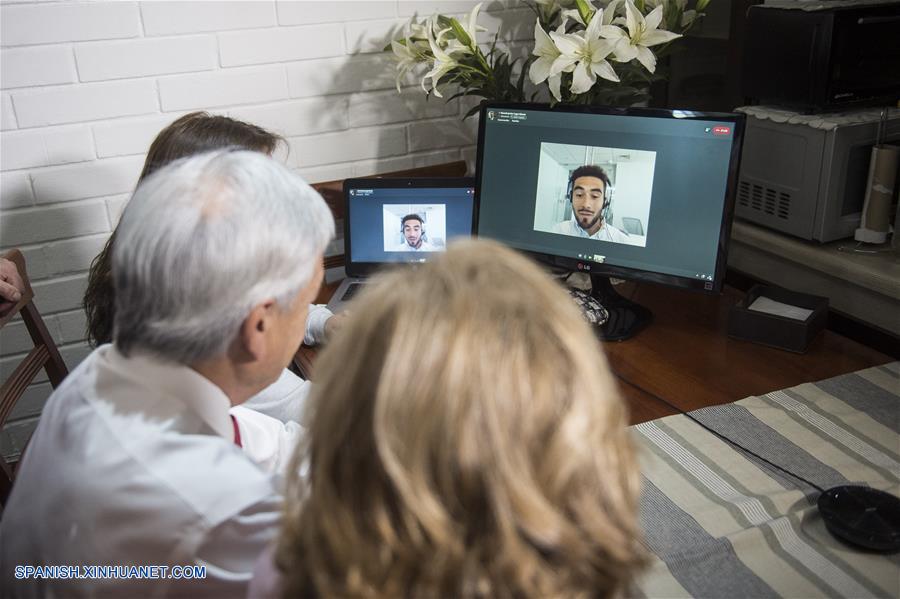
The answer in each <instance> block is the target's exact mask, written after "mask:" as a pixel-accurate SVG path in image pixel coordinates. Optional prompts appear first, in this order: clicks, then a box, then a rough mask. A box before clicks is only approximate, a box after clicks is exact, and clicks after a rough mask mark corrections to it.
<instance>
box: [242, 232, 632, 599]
mask: <svg viewBox="0 0 900 599" xmlns="http://www.w3.org/2000/svg"><path fill="white" fill-rule="evenodd" d="M316 368H317V370H316V383H317V384H316V386H315V387H314V389H313V392H312V395H311V396H310V400H309V401H310V404H309V409H310V413H309V414H308V416H309V420H308V424H309V437H308V440H307V442H306V444H305V445H302V446H301V447H300V448H298V453H297V456H296V460H297V462H296V464H295V465H298V466H299V465H300V464H304V466H303V468H302V469H304V470H306V469H307V468H308V470H307V472H306V475H305V477H304V478H303V479H301V477H300V476H295V477H294V478H293V480H291V481H290V482H289V491H288V494H287V496H286V514H285V520H284V524H283V529H282V535H281V538H280V541H279V545H278V548H277V551H276V556H275V561H276V565H277V568H278V570H279V571H280V572H279V573H280V575H281V580H280V582H277V581H273V580H271V579H270V580H269V581H268V583H267V582H266V580H265V578H266V576H265V573H263V576H262V580H256V581H255V583H256V584H255V585H253V586H251V595H253V594H254V593H261V594H266V592H272V591H273V590H274V589H278V591H277V592H279V593H281V594H282V595H283V596H285V597H299V596H304V597H307V596H318V597H334V596H367V597H401V596H422V597H438V596H440V597H450V596H461V595H463V596H470V595H471V596H485V597H495V596H497V597H503V596H517V597H526V596H532V597H552V596H574V595H590V596H611V595H615V594H616V593H618V592H620V591H622V590H623V588H624V586H625V585H626V584H627V582H628V581H629V580H630V578H631V576H632V575H633V573H634V572H635V569H636V567H637V566H638V564H639V563H640V561H641V550H640V545H639V541H638V538H639V532H638V523H637V495H638V469H637V465H636V463H635V458H634V453H633V449H632V445H631V442H630V440H629V434H628V432H627V430H626V423H627V418H626V410H625V406H624V405H623V403H622V400H621V398H620V397H619V394H618V392H617V390H616V385H615V384H614V382H613V380H612V377H611V374H610V371H609V367H608V366H607V363H606V359H605V358H604V356H603V354H602V353H601V351H600V347H599V344H598V343H597V341H596V340H595V339H594V336H593V334H592V333H591V331H590V329H589V328H588V325H587V324H586V323H585V322H583V321H582V317H581V315H580V314H579V312H578V311H577V310H576V308H575V306H574V305H573V303H572V302H571V300H570V299H569V297H568V296H567V295H566V294H565V292H564V291H563V290H562V289H560V288H559V287H558V286H557V284H555V283H554V282H553V281H552V280H551V279H550V278H549V277H547V276H546V275H545V274H544V273H542V272H541V271H540V269H538V268H537V267H536V266H535V265H534V264H532V263H531V262H530V261H528V260H527V259H526V258H524V257H522V256H520V255H518V254H516V253H514V252H513V251H511V250H508V249H506V248H504V247H502V246H500V245H498V244H495V243H492V242H487V241H472V242H465V243H460V244H458V245H456V246H453V247H451V249H450V250H449V251H448V252H447V253H446V254H444V255H442V256H441V257H439V258H438V259H437V260H435V261H434V262H431V263H428V264H426V265H423V266H422V267H420V268H419V269H417V270H414V271H413V270H398V271H395V272H392V273H389V274H387V275H385V276H384V277H383V278H381V279H380V281H379V282H378V283H377V284H375V285H372V286H371V287H370V289H369V290H368V291H367V294H366V295H365V297H364V298H361V299H360V304H359V305H358V306H357V309H356V310H355V314H354V315H353V316H351V317H350V319H349V320H348V321H347V323H346V325H345V330H344V331H342V333H341V334H339V335H338V337H337V338H336V339H335V340H334V342H333V343H332V345H331V346H329V347H328V348H327V350H326V351H325V352H324V353H323V354H322V356H321V357H320V360H319V362H318V363H317V365H316ZM300 469H301V468H299V467H298V468H292V469H291V470H292V471H293V472H297V471H299V470H300ZM276 585H277V586H276ZM267 587H268V588H267Z"/></svg>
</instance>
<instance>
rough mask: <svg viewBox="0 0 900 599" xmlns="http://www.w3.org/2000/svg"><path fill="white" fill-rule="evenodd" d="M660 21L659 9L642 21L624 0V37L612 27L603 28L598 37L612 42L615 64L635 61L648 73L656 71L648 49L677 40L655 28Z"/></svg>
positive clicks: (639, 15) (671, 34) (651, 54)
mask: <svg viewBox="0 0 900 599" xmlns="http://www.w3.org/2000/svg"><path fill="white" fill-rule="evenodd" d="M662 17H663V7H662V5H659V6H657V7H656V8H654V9H653V10H652V11H650V14H648V15H647V16H646V17H644V15H642V14H641V11H639V10H638V9H637V7H635V5H634V2H632V0H625V24H626V27H627V28H628V33H625V32H624V31H623V30H622V29H621V28H620V27H617V26H615V25H606V26H604V27H603V28H602V31H601V35H603V37H605V38H606V39H608V40H612V41H613V42H615V57H616V60H618V61H619V62H628V61H630V60H632V59H634V58H637V60H638V62H640V63H641V64H642V65H644V67H645V68H646V69H647V70H648V71H650V72H651V73H652V72H654V71H655V70H656V56H655V55H654V54H653V52H651V51H650V50H649V47H650V46H655V45H657V44H664V43H666V42H670V41H672V40H674V39H676V38H679V37H681V35H679V34H677V33H672V32H671V31H666V30H664V29H659V28H658V27H659V24H660V23H661V22H662Z"/></svg>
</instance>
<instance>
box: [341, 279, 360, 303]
mask: <svg viewBox="0 0 900 599" xmlns="http://www.w3.org/2000/svg"><path fill="white" fill-rule="evenodd" d="M362 286H363V284H362V283H350V285H348V286H347V290H346V291H344V295H342V296H341V301H342V302H345V301H347V300H349V299H350V298H351V297H353V296H354V295H356V292H357V291H359V288H360V287H362Z"/></svg>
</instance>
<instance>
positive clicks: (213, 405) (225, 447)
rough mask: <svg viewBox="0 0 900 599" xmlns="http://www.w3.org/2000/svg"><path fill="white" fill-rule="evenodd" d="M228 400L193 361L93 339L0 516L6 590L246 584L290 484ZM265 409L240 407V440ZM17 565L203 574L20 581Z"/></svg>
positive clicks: (189, 588) (44, 419)
mask: <svg viewBox="0 0 900 599" xmlns="http://www.w3.org/2000/svg"><path fill="white" fill-rule="evenodd" d="M229 408H230V402H229V399H228V397H226V395H225V394H224V393H223V392H222V390H221V389H219V388H218V387H217V386H216V385H214V384H213V383H212V382H210V381H209V380H208V379H206V378H205V377H203V376H201V375H200V374H198V373H197V372H195V371H194V370H191V369H190V368H187V367H185V366H181V365H176V364H172V363H166V362H163V361H160V360H158V359H156V358H152V357H149V356H147V355H138V354H135V355H132V356H131V357H128V358H126V357H124V356H122V355H121V354H120V353H119V352H118V351H117V350H116V349H115V347H114V346H112V345H104V346H101V347H99V348H97V349H96V350H95V351H94V352H93V353H91V354H90V355H89V356H88V357H87V358H86V359H85V360H84V361H83V362H82V363H81V364H80V365H79V366H78V367H77V368H76V369H75V370H74V371H72V372H71V373H70V374H69V376H68V377H67V378H66V380H65V381H64V382H63V384H62V385H61V386H60V387H59V388H58V389H57V390H56V391H54V393H53V394H52V395H51V397H50V399H49V400H48V401H47V405H46V407H45V408H44V412H43V414H42V415H41V419H40V422H39V424H38V427H37V430H36V431H35V434H34V436H33V437H32V439H31V442H30V443H29V445H28V450H27V451H26V452H25V456H24V458H23V462H22V467H21V469H20V471H19V475H18V477H17V479H16V483H15V485H14V487H13V491H12V494H11V496H10V498H9V501H8V502H7V505H6V506H5V509H4V513H3V518H2V520H0V538H2V539H3V542H2V543H0V588H3V589H4V591H3V596H4V597H48V596H56V597H63V596H64V597H83V596H97V595H100V596H109V595H113V596H121V597H126V596H128V597H139V596H140V597H149V596H153V597H166V596H191V597H197V596H210V597H238V596H241V597H242V596H243V595H244V593H245V592H246V586H247V584H248V582H249V579H250V576H251V573H252V570H253V566H254V563H255V562H256V560H257V558H258V557H259V555H260V553H261V552H262V551H263V550H264V549H265V548H266V546H267V545H268V544H270V543H271V542H272V541H273V539H274V538H275V536H276V532H277V525H278V521H279V516H280V512H279V510H280V507H281V497H280V495H279V492H278V491H277V488H276V486H277V478H275V477H273V476H271V475H269V474H267V473H266V472H264V471H263V470H262V469H260V468H259V467H258V466H257V465H256V464H254V463H253V462H252V461H251V460H250V459H249V458H248V456H247V455H246V454H245V453H244V452H243V451H242V450H241V449H240V448H239V447H238V446H237V445H235V443H234V424H233V421H232V419H231V417H230V415H229ZM248 411H249V410H248ZM238 416H240V411H238ZM264 419H265V416H263V415H261V414H254V415H253V419H251V420H248V421H247V422H246V423H245V422H242V421H240V418H238V420H239V421H240V423H239V425H238V426H239V429H240V431H241V436H242V439H241V441H242V442H243V443H249V444H250V445H251V446H252V445H253V444H254V443H255V441H254V440H253V437H254V435H255V434H257V433H258V432H259V428H260V427H263V428H264V427H265V425H264V424H263V423H264V422H265V421H264ZM270 424H271V423H270ZM278 424H279V425H280V424H281V423H278ZM268 443H269V445H268V446H267V447H264V448H263V451H269V452H272V451H273V446H272V442H271V441H268ZM263 445H266V444H265V443H263ZM257 449H259V448H257ZM16 565H31V566H63V565H68V566H73V565H74V566H82V565H83V566H115V565H160V566H170V567H171V566H176V565H178V566H185V565H196V566H205V567H206V578H205V579H202V580H169V579H166V580H147V579H103V580H52V579H22V580H16V579H14V569H15V566H16Z"/></svg>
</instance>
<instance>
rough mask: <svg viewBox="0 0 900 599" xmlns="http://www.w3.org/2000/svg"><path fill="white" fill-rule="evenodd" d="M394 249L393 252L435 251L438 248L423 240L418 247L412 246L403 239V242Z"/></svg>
mask: <svg viewBox="0 0 900 599" xmlns="http://www.w3.org/2000/svg"><path fill="white" fill-rule="evenodd" d="M394 251H395V252H437V251H438V248H436V247H434V246H433V245H431V244H430V243H428V242H427V241H423V242H422V243H420V244H419V247H417V248H414V247H413V246H411V245H409V244H408V243H406V242H405V241H404V242H403V243H401V244H400V245H398V246H397V248H396V249H395V250H394Z"/></svg>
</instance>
